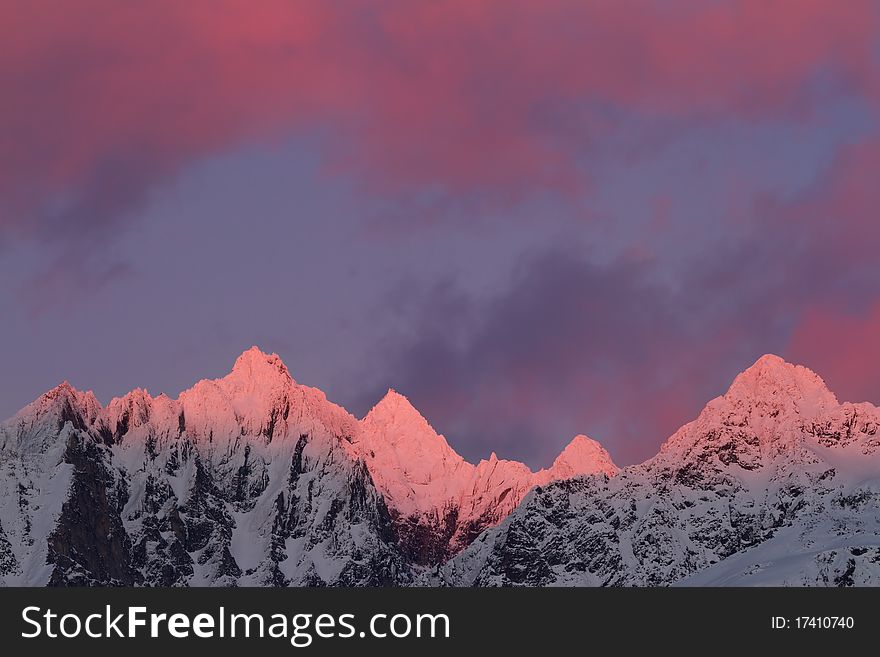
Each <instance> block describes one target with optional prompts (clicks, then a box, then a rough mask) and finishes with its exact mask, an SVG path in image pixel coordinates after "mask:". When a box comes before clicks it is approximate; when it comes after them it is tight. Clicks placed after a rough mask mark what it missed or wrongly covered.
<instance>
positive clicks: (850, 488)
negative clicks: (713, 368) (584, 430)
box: [423, 356, 880, 586]
mask: <svg viewBox="0 0 880 657" xmlns="http://www.w3.org/2000/svg"><path fill="white" fill-rule="evenodd" d="M878 426H880V411H878V409H877V408H875V407H874V406H872V405H870V404H839V403H838V401H837V400H836V398H835V397H834V395H833V394H832V393H831V392H830V391H829V390H828V389H827V388H826V387H825V384H824V383H823V382H822V380H821V379H820V378H819V377H818V376H816V375H815V374H814V373H813V372H811V371H809V370H807V369H805V368H802V367H798V366H794V365H790V364H788V363H786V362H784V361H782V360H781V359H779V358H777V357H775V356H765V357H763V358H761V359H760V360H759V361H758V362H757V363H755V365H754V366H752V367H751V368H749V369H748V370H747V371H746V372H744V373H743V374H741V375H740V376H738V377H737V379H736V380H735V381H734V383H733V385H732V386H731V387H730V389H729V390H728V392H727V393H726V394H725V395H724V396H723V397H719V398H717V399H715V400H713V401H711V402H710V403H709V404H708V405H707V406H706V408H705V409H704V410H703V412H702V413H701V414H700V416H699V417H698V418H697V419H696V420H695V421H693V422H691V423H689V424H687V425H685V426H684V427H682V428H681V429H680V430H679V431H678V432H676V434H675V435H673V436H672V437H671V438H670V439H669V440H668V441H667V442H666V443H665V444H664V445H663V447H662V449H661V451H660V453H659V454H658V455H657V456H655V457H654V458H652V459H650V460H648V461H646V462H645V463H643V464H641V465H637V466H632V467H629V468H625V469H623V470H622V471H621V472H620V473H619V474H618V475H617V476H616V477H614V478H608V477H606V476H592V477H579V478H574V479H569V480H566V481H562V482H557V483H553V484H550V485H548V486H546V487H540V488H537V489H535V490H534V491H533V492H532V493H530V494H529V495H528V496H527V497H526V499H525V500H524V502H523V503H522V505H521V506H520V507H519V508H517V509H516V510H515V511H514V512H513V513H512V514H510V515H509V516H508V517H507V518H506V519H505V520H504V521H503V522H502V523H501V524H500V525H499V526H498V527H496V528H494V529H491V530H489V531H487V532H485V533H484V534H483V535H481V536H480V537H479V538H478V539H477V540H476V541H474V542H473V543H472V544H471V545H470V546H469V547H468V548H467V549H466V550H464V551H463V552H462V553H460V554H459V555H457V556H456V557H455V558H454V559H452V560H451V561H450V562H448V563H447V564H445V565H443V566H442V567H440V568H438V569H436V570H435V571H434V572H433V573H432V574H431V575H430V576H427V577H425V578H424V579H423V582H425V583H443V584H451V585H467V586H470V585H533V586H534V585H541V586H547V585H587V586H600V585H669V584H672V583H675V582H682V583H684V584H689V583H690V584H748V583H755V584H767V583H779V584H783V583H784V584H798V585H801V584H868V583H875V582H876V581H877V577H878V572H880V564H878V561H877V544H878V536H880V486H878V483H880V480H878V478H880V453H878V446H880V437H878V433H877V432H878ZM688 578H689V579H688Z"/></svg>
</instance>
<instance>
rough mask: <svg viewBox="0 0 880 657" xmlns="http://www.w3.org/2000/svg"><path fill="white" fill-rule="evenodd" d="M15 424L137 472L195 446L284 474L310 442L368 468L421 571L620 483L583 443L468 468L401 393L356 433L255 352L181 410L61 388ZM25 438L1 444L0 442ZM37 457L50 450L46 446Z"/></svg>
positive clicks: (158, 400)
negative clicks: (539, 494)
mask: <svg viewBox="0 0 880 657" xmlns="http://www.w3.org/2000/svg"><path fill="white" fill-rule="evenodd" d="M12 423H14V424H16V425H17V426H18V425H21V426H25V425H27V426H26V427H25V428H26V429H27V432H28V433H31V434H32V433H33V432H32V431H31V427H33V426H37V425H38V426H39V427H43V426H45V430H44V431H41V432H40V434H39V435H43V434H45V436H46V440H47V441H48V440H50V439H51V437H52V436H54V435H56V433H57V431H59V430H60V428H61V427H62V426H63V425H65V424H66V423H70V424H71V426H73V427H76V428H77V429H79V430H84V431H92V432H93V433H95V434H96V435H100V436H102V440H104V441H105V442H106V443H107V444H112V445H113V446H114V449H115V450H116V451H117V454H118V455H119V456H120V458H123V457H124V459H125V460H126V463H128V462H129V461H130V462H131V463H135V462H136V461H137V459H139V458H141V456H142V454H143V453H144V450H145V449H147V447H148V446H150V445H151V446H158V448H164V447H166V446H173V445H175V444H177V443H178V442H179V441H182V442H184V443H193V444H194V445H196V446H197V448H198V449H199V450H201V451H202V452H203V456H205V457H207V456H208V455H210V457H211V458H217V459H219V461H220V462H224V463H225V461H226V460H228V455H230V454H237V453H238V452H239V451H240V450H242V449H245V447H244V446H247V448H248V449H250V450H252V455H251V456H250V457H249V458H251V459H254V458H257V459H258V462H257V464H256V465H254V464H253V463H251V462H250V461H249V462H248V463H247V464H246V465H247V467H246V469H248V468H250V469H251V470H253V469H254V468H257V469H261V468H262V469H264V470H265V472H267V473H268V472H270V471H271V472H275V469H278V471H279V472H280V471H282V470H283V471H285V472H286V471H287V470H288V469H289V468H290V462H289V457H290V455H289V454H288V452H290V451H291V450H292V449H293V446H294V445H296V444H297V443H298V442H300V441H301V440H302V439H303V437H306V438H307V439H309V440H315V441H318V442H322V444H326V445H332V449H334V450H337V452H338V454H342V453H344V454H345V458H346V459H349V460H351V462H352V463H355V462H357V461H358V460H362V461H363V463H364V464H365V465H366V468H367V471H368V472H369V476H370V478H371V479H372V481H373V484H374V485H375V487H376V489H377V490H378V491H379V493H381V495H382V496H383V498H384V501H385V503H386V506H387V507H388V509H389V512H390V514H391V517H392V520H393V522H394V523H395V524H396V526H397V527H398V531H399V533H400V534H401V537H402V540H401V542H402V543H403V545H404V549H405V550H408V551H409V553H410V554H409V556H410V557H411V558H412V559H413V560H415V561H417V562H420V563H430V562H436V561H438V560H445V559H446V558H448V557H449V556H451V555H452V554H454V553H455V552H457V551H459V550H460V549H462V548H464V547H466V546H467V545H468V544H469V543H470V541H471V540H473V538H474V537H476V536H477V535H478V534H479V533H480V532H481V531H483V530H484V529H486V528H487V527H491V526H494V525H496V524H498V523H499V522H501V521H502V520H503V519H504V518H505V517H506V516H507V514H508V513H510V512H511V511H512V510H513V509H514V508H515V507H516V506H517V505H518V504H519V503H520V501H521V500H522V499H523V497H525V495H526V494H527V493H528V492H529V490H531V489H532V488H533V487H535V486H537V485H544V484H547V483H549V482H551V481H554V480H557V479H565V478H570V477H574V476H578V475H591V474H598V475H606V476H613V475H615V474H616V473H617V467H616V466H615V465H614V463H613V462H612V461H611V458H610V456H609V455H608V453H607V452H606V451H605V450H604V449H603V448H602V447H601V446H600V445H599V444H598V443H597V442H595V441H593V440H590V439H589V438H586V437H585V436H577V437H576V438H575V439H574V440H573V441H572V442H571V443H570V444H569V445H568V446H567V447H566V448H565V450H564V451H563V452H562V453H561V454H560V455H559V457H558V458H557V459H556V460H555V461H554V463H553V465H552V466H551V467H550V468H547V469H543V470H540V471H538V472H533V471H532V470H530V469H529V468H528V467H527V466H526V465H525V464H523V463H520V462H518V461H509V460H505V459H499V458H498V456H497V455H496V454H495V452H492V454H491V456H490V457H489V459H488V460H482V461H480V462H479V463H478V464H476V465H475V464H473V463H469V462H468V461H466V460H465V459H464V458H462V456H461V455H459V454H458V453H457V452H456V451H455V450H454V449H453V448H452V447H451V446H450V445H449V443H448V442H447V441H446V438H444V437H443V436H442V435H441V434H439V433H438V432H437V431H435V430H434V428H433V427H432V426H431V425H430V423H429V422H428V421H427V420H426V419H425V418H424V417H423V416H422V415H421V413H419V411H418V410H416V409H415V408H414V407H413V405H412V404H411V403H410V402H409V400H408V399H407V398H406V397H404V396H403V395H401V394H400V393H398V392H396V391H395V390H389V391H388V392H387V393H386V395H385V396H384V397H383V398H382V400H381V401H379V403H378V404H376V406H375V407H374V408H373V409H372V410H371V411H370V412H369V413H368V414H367V415H366V416H365V417H364V418H363V419H362V420H360V421H359V420H358V419H357V418H355V417H354V416H352V415H351V414H350V413H348V411H346V410H345V409H344V408H342V407H341V406H338V405H336V404H334V403H332V402H331V401H329V400H328V399H327V397H326V395H325V394H324V393H323V392H322V391H321V390H318V389H317V388H310V387H308V386H304V385H301V384H298V383H297V382H296V381H295V380H294V379H293V377H291V375H290V373H289V371H288V369H287V367H286V366H285V365H284V363H283V362H282V361H281V358H279V357H278V355H276V354H267V353H264V352H263V351H261V350H260V349H258V348H257V347H252V348H250V349H248V350H247V351H245V352H244V353H242V354H241V355H240V356H239V357H238V358H237V359H236V360H235V364H234V365H233V367H232V370H231V371H230V373H229V374H227V375H226V376H224V377H222V378H219V379H202V380H200V381H198V382H197V383H196V384H195V385H193V386H192V387H191V388H189V389H188V390H185V391H183V392H181V393H180V394H179V395H178V397H177V398H176V399H172V398H170V397H168V396H166V395H164V394H163V395H159V396H158V397H152V396H151V395H150V394H149V393H148V392H147V391H146V390H143V389H140V388H138V389H135V390H133V391H131V392H129V393H128V394H126V395H123V396H122V397H117V398H114V399H113V400H111V401H110V403H109V404H108V405H107V406H106V407H102V406H101V404H100V403H99V402H98V400H97V399H96V398H95V396H94V395H93V394H92V393H90V392H89V393H81V392H78V391H76V390H75V389H74V388H73V387H72V386H70V385H69V384H68V383H66V382H65V383H63V384H62V385H60V386H58V387H57V388H54V389H53V390H51V391H49V392H48V393H46V394H45V395H43V396H42V397H40V398H39V399H38V400H36V401H35V402H33V403H32V404H30V405H29V406H27V407H25V408H24V409H22V411H21V412H20V413H19V414H17V415H16V416H15V417H14V418H13V419H12V420H9V421H8V422H7V424H12ZM24 433H25V432H23V431H18V430H16V431H13V432H4V433H3V434H2V435H0V438H3V436H6V437H7V438H3V439H4V440H11V437H14V436H18V435H23V434H24ZM38 442H40V441H38ZM32 447H33V448H34V449H38V450H43V449H45V447H46V445H45V443H43V442H40V444H39V445H37V444H35V445H33V446H32ZM16 448H18V446H16ZM152 448H153V447H150V449H152ZM337 452H334V453H337ZM328 453H330V452H328ZM338 454H337V456H338ZM285 459H287V461H285ZM223 467H227V465H224V466H223ZM242 467H245V466H242ZM136 469H137V468H135V470H136ZM267 476H268V475H267ZM270 479H271V477H270Z"/></svg>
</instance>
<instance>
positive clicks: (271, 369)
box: [0, 347, 880, 586]
mask: <svg viewBox="0 0 880 657" xmlns="http://www.w3.org/2000/svg"><path fill="white" fill-rule="evenodd" d="M878 426H880V410H878V409H877V408H876V407H874V406H873V405H871V404H867V403H861V404H850V403H839V402H838V401H837V399H836V398H835V396H834V395H833V393H831V392H830V391H829V390H828V388H827V386H826V385H825V384H824V382H823V381H822V380H821V379H820V378H819V377H818V376H817V375H816V374H814V373H813V372H811V371H810V370H808V369H806V368H804V367H800V366H797V365H792V364H789V363H787V362H785V361H783V360H782V359H780V358H778V357H776V356H764V357H762V358H761V359H759V360H758V361H757V362H756V363H755V364H754V365H753V366H752V367H750V368H749V369H748V370H746V371H745V372H743V373H742V374H740V375H739V376H738V377H737V378H736V380H735V381H734V382H733V384H732V386H731V387H730V389H729V390H728V391H727V393H726V394H725V395H723V396H722V397H719V398H717V399H714V400H712V401H711V402H709V404H708V405H707V406H706V407H705V409H704V410H703V411H702V413H700V415H699V417H698V418H697V419H696V420H694V421H692V422H690V423H688V424H686V425H685V426H683V427H682V428H681V429H680V430H679V431H678V432H676V433H675V434H674V435H673V436H672V437H671V438H669V439H668V440H667V441H666V443H664V444H663V446H662V448H661V450H660V452H659V453H658V454H657V455H656V456H655V457H653V458H651V459H649V460H648V461H646V462H644V463H642V464H639V465H634V466H629V467H626V468H623V469H620V468H618V467H617V466H616V465H615V464H614V463H613V462H612V460H611V458H610V456H609V455H608V453H607V452H606V451H605V450H604V449H603V448H602V446H601V445H600V444H599V443H597V442H596V441H594V440H591V439H590V438H587V437H586V436H576V437H575V438H574V439H573V440H572V441H571V442H570V443H569V445H568V446H567V447H566V448H565V449H564V450H563V452H562V453H561V454H560V455H559V456H558V457H557V459H556V460H555V461H554V463H553V464H552V466H551V467H549V468H547V469H544V470H540V471H537V472H534V471H532V470H530V469H529V468H528V467H527V466H525V465H524V464H522V463H518V462H515V461H507V460H503V459H498V458H497V457H496V456H495V454H494V453H493V454H492V455H491V457H490V458H489V459H488V460H482V461H480V462H479V463H477V464H472V463H469V462H468V461H466V460H465V459H463V458H462V457H461V456H460V455H459V454H457V453H456V452H455V450H454V449H453V448H452V447H451V446H450V445H449V443H448V442H447V441H446V439H445V438H444V437H443V436H442V435H439V434H438V433H437V432H436V431H435V430H434V429H433V428H432V427H431V425H430V424H429V423H428V421H427V420H426V419H425V418H424V417H422V415H421V414H420V413H419V412H418V411H417V410H416V409H415V408H414V407H413V406H412V405H411V404H410V403H409V401H408V400H407V399H406V398H405V397H404V396H403V395H401V394H399V393H397V392H395V391H393V390H389V391H388V393H387V394H386V395H385V397H384V398H383V399H382V400H381V401H379V403H378V404H376V406H375V407H374V408H373V409H372V410H371V411H370V412H369V413H368V414H367V415H366V416H365V417H364V418H362V419H358V418H356V417H354V416H353V415H351V414H350V413H348V412H347V411H346V410H345V409H344V408H342V407H340V406H338V405H336V404H334V403H332V402H331V401H329V400H328V399H327V397H326V395H325V394H324V393H323V392H321V391H320V390H317V389H315V388H310V387H307V386H304V385H301V384H299V383H297V382H296V381H295V380H294V379H293V378H292V377H291V375H290V373H289V372H288V370H287V368H286V367H285V365H284V364H283V363H282V362H281V360H280V358H279V357H278V356H277V355H274V354H271V355H270V354H265V353H263V352H262V351H260V350H259V349H257V348H256V347H254V348H252V349H250V350H248V351H246V352H244V353H243V354H242V355H241V356H240V357H239V358H238V359H237V360H236V362H235V364H234V366H233V368H232V371H231V372H230V373H229V374H228V375H227V376H225V377H223V378H221V379H217V380H203V381H200V382H198V383H197V384H196V385H195V386H193V387H192V388H191V389H189V390H186V391H184V392H182V393H181V394H180V395H179V396H178V397H177V398H176V399H171V398H169V397H167V396H165V395H159V396H157V397H151V396H150V395H149V394H148V393H147V392H146V391H144V390H134V391H132V392H131V393H129V394H127V395H125V396H124V397H121V398H116V399H113V400H112V401H111V402H110V403H109V404H108V405H107V406H102V405H101V404H100V403H99V402H98V400H97V399H96V398H95V396H94V395H93V394H92V393H90V392H80V391H78V390H76V389H74V388H73V387H72V386H70V385H69V384H67V383H62V384H61V385H59V386H57V387H56V388H54V389H52V390H50V391H49V392H47V393H45V394H44V395H42V396H41V397H40V398H38V399H37V400H35V401H34V402H32V403H31V404H29V405H28V406H26V407H25V408H23V409H22V410H21V411H19V412H18V413H17V414H16V415H15V416H14V417H12V418H11V419H9V420H7V421H6V422H4V423H2V424H0V583H4V584H6V585H24V586H43V585H60V586H69V585H144V586H205V585H217V586H232V585H256V586H327V585H332V586H389V585H396V586H409V585H433V586H437V585H448V586H508V585H523V586H549V585H579V586H600V585H606V586H608V585H610V586H631V585H635V586H665V585H742V584H756V585H769V584H788V585H871V584H880V504H878V502H880V453H878V446H880V436H878V433H877V432H878Z"/></svg>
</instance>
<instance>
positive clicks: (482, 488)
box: [356, 390, 618, 560]
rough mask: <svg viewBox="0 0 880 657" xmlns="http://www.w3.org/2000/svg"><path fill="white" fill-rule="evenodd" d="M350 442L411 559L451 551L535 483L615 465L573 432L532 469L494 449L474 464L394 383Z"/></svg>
mask: <svg viewBox="0 0 880 657" xmlns="http://www.w3.org/2000/svg"><path fill="white" fill-rule="evenodd" d="M356 444H357V447H358V448H359V450H360V451H361V454H362V456H363V458H364V460H365V461H366V463H367V466H368V468H369V470H370V473H371V475H372V477H373V481H374V482H375V484H376V486H377V487H378V488H379V490H380V491H381V492H382V494H383V496H384V497H385V500H386V502H387V504H388V507H389V509H390V511H391V513H392V515H393V516H394V518H395V520H396V521H397V522H398V525H399V526H400V527H402V528H403V531H404V532H412V534H411V536H410V537H409V540H410V542H411V543H412V550H411V556H412V557H413V558H415V559H416V560H418V559H420V558H425V557H427V558H429V559H435V558H437V557H438V556H439V557H441V558H442V557H444V556H450V555H451V554H454V553H455V552H457V551H458V550H460V549H461V548H463V547H465V546H466V545H467V544H468V543H469V542H470V540H472V538H473V537H474V536H476V535H477V534H479V533H480V532H481V531H482V530H483V529H486V528H487V527H491V526H493V525H495V524H497V523H499V522H501V520H503V519H504V518H505V517H506V516H507V514H508V513H510V511H512V510H513V509H514V508H515V507H516V506H517V505H518V504H519V503H520V501H521V500H522V498H523V497H525V495H526V493H528V492H529V490H531V489H532V488H533V487H534V486H537V485H544V484H547V483H549V482H551V481H555V480H557V479H566V478H570V477H574V476H578V475H591V474H602V475H607V476H614V475H615V474H617V471H618V468H617V466H615V465H614V463H613V462H612V461H611V457H610V456H609V454H608V452H606V451H605V450H604V449H603V448H602V447H601V445H599V443H597V442H596V441H594V440H591V439H589V438H587V437H586V436H577V437H575V439H574V440H572V442H571V443H570V444H569V445H568V446H567V447H566V448H565V450H564V451H563V452H562V454H560V455H559V457H557V459H556V461H555V462H554V463H553V465H552V466H551V467H550V468H548V469H544V470H540V471H538V472H533V471H532V470H530V469H529V468H528V467H527V466H526V465H525V464H523V463H520V462H518V461H508V460H504V459H499V458H498V456H497V455H496V454H495V452H492V454H491V455H490V457H489V459H488V460H483V461H480V463H478V464H477V465H474V464H472V463H469V462H467V461H465V460H464V458H462V457H461V456H460V455H459V454H458V453H456V452H455V450H454V449H452V447H450V446H449V443H447V441H446V439H445V438H444V437H443V436H442V435H440V434H438V433H437V432H436V431H435V430H434V429H433V427H431V425H430V424H429V423H428V422H427V420H425V418H424V417H422V415H421V414H420V413H419V412H418V411H417V410H416V409H415V408H414V407H413V406H412V404H411V403H410V402H409V400H408V399H407V398H406V397H404V396H403V395H401V394H399V393H397V392H396V391H394V390H389V391H388V393H387V394H386V395H385V397H383V399H382V400H381V401H380V402H379V403H378V404H376V406H375V407H374V408H373V409H372V410H371V411H370V412H369V413H368V414H367V415H366V417H364V419H363V420H362V421H361V431H360V435H359V438H358V440H357V443H356ZM404 542H405V543H406V542H407V537H406V536H405V537H404ZM426 543H428V544H429V545H428V546H427V548H426Z"/></svg>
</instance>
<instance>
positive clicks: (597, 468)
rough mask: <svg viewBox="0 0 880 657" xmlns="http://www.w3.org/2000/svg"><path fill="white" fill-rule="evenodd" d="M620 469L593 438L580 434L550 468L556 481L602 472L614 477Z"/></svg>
mask: <svg viewBox="0 0 880 657" xmlns="http://www.w3.org/2000/svg"><path fill="white" fill-rule="evenodd" d="M619 469H620V468H618V467H617V466H616V465H615V464H614V461H612V460H611V455H610V454H608V452H607V451H606V450H605V448H604V447H602V445H601V444H599V443H598V442H597V441H595V440H593V439H592V438H588V437H587V436H585V435H583V434H579V435H577V436H575V437H574V438H573V439H572V441H571V442H570V443H568V445H566V447H565V449H564V450H562V453H561V454H560V455H559V456H557V457H556V460H555V461H553V465H552V466H551V467H550V472H551V474H552V476H553V478H554V479H567V478H568V477H574V476H577V475H579V474H584V473H592V472H602V473H605V474H607V475H608V476H614V475H615V474H617V472H618V470H619Z"/></svg>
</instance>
